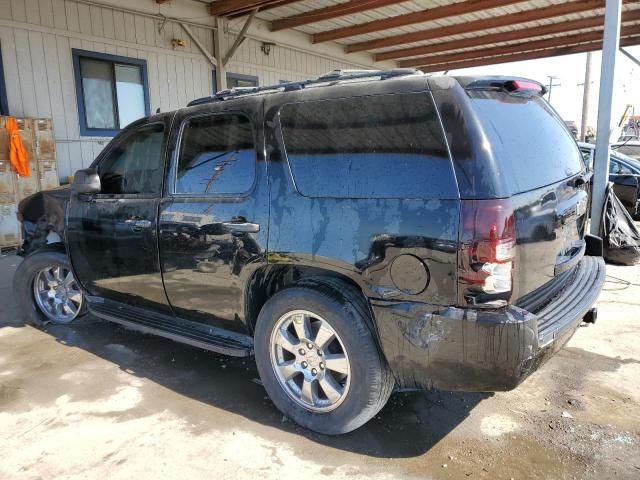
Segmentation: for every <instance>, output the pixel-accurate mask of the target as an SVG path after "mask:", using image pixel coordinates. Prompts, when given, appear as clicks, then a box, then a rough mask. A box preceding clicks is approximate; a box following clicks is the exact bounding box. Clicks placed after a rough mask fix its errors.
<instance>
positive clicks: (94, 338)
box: [0, 319, 488, 458]
mask: <svg viewBox="0 0 640 480" xmlns="http://www.w3.org/2000/svg"><path fill="white" fill-rule="evenodd" d="M3 323H4V322H3ZM5 325H6V324H5ZM2 326H3V325H2V323H0V327H2ZM13 326H14V327H17V326H19V325H18V324H15V323H14V324H13ZM44 331H45V332H46V333H48V334H49V335H52V336H53V337H55V339H56V340H57V341H58V342H59V343H61V344H63V345H66V346H69V347H76V348H81V349H83V350H86V351H88V352H90V353H92V354H94V355H96V356H99V357H101V358H103V359H105V360H107V361H109V362H111V363H114V364H117V365H118V366H119V367H120V369H122V370H123V371H125V372H127V373H128V374H131V375H135V376H138V377H142V378H147V379H149V380H151V381H153V382H155V383H157V384H160V385H162V386H164V387H166V388H169V389H171V390H173V391H175V392H177V393H179V394H181V395H184V396H186V397H189V398H191V399H194V400H197V401H198V402H203V403H206V404H209V405H211V406H213V407H216V408H221V409H224V410H226V411H229V412H232V413H234V414H238V415H242V416H244V417H246V418H248V419H250V420H252V421H255V422H258V423H261V424H263V425H267V426H271V427H275V428H278V429H281V430H284V431H287V432H290V433H294V434H297V435H301V436H304V437H306V438H308V439H310V440H313V441H316V442H318V443H321V444H323V445H326V446H331V447H334V448H339V449H341V450H345V451H349V452H354V453H359V454H362V455H368V456H373V457H381V458H390V457H392V458H404V457H414V456H418V455H422V454H424V453H425V452H426V451H428V450H429V449H431V447H433V446H434V445H436V444H437V443H438V442H439V441H440V439H442V438H443V437H444V436H446V435H447V434H448V433H449V432H450V431H451V430H452V429H454V428H455V427H456V426H457V425H458V424H460V423H461V422H462V421H463V420H464V419H465V418H466V417H467V416H468V415H469V413H470V411H471V410H472V409H473V408H474V407H475V406H476V405H477V404H478V403H479V402H480V401H481V400H483V399H484V398H486V397H487V396H488V394H478V393H457V392H456V393H453V392H399V393H395V394H393V395H392V396H391V398H390V400H389V402H388V404H387V406H386V407H385V408H384V409H383V410H382V411H381V412H380V413H379V414H378V415H377V416H376V417H375V418H374V419H372V420H371V421H370V422H369V423H367V424H366V425H365V426H363V427H362V428H360V429H358V430H356V431H355V432H352V433H349V434H347V435H342V436H338V437H332V436H326V435H319V434H315V433H313V432H309V431H307V430H305V429H303V428H300V427H298V426H297V425H295V424H293V423H292V422H291V421H288V420H285V419H284V417H283V416H282V414H281V413H280V412H279V411H278V410H277V409H276V408H275V406H274V405H273V404H272V403H271V401H270V400H268V399H266V392H265V391H264V389H263V387H262V386H261V385H260V382H259V380H258V378H259V377H258V372H257V369H256V367H255V364H254V362H253V359H252V358H246V359H241V358H232V357H225V356H222V355H217V354H215V353H212V352H207V351H204V350H200V349H197V348H193V347H190V346H187V345H181V344H178V343H175V342H172V341H170V340H166V339H164V338H161V337H155V336H152V335H145V334H141V333H138V332H134V331H130V330H127V329H124V328H122V327H120V326H119V325H116V324H112V323H109V322H103V321H101V320H97V319H96V320H94V319H88V320H82V321H80V322H79V323H77V324H72V325H48V326H46V327H45V328H44Z"/></svg>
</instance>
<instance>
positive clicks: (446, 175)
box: [280, 92, 458, 198]
mask: <svg viewBox="0 0 640 480" xmlns="http://www.w3.org/2000/svg"><path fill="white" fill-rule="evenodd" d="M280 124H281V126H282V135H283V139H284V144H285V149H286V152H287V158H288V160H289V164H290V166H291V170H292V172H293V177H294V180H295V182H296V186H297V188H298V190H299V191H300V193H302V194H303V195H307V196H310V197H338V198H339V197H342V198H455V197H457V195H458V191H457V186H456V182H455V177H454V174H453V167H452V165H451V161H450V159H449V155H448V152H447V149H446V146H445V141H444V136H443V132H442V128H441V126H440V123H439V121H438V117H437V115H436V111H435V107H434V105H433V102H432V101H431V97H430V96H429V94H428V93H426V92H420V93H411V94H399V95H377V96H366V97H355V98H343V99H337V100H323V101H311V102H304V103H293V104H288V105H284V106H283V107H282V109H281V111H280Z"/></svg>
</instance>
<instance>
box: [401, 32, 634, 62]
mask: <svg viewBox="0 0 640 480" xmlns="http://www.w3.org/2000/svg"><path fill="white" fill-rule="evenodd" d="M620 35H621V36H630V35H640V25H631V26H626V27H624V28H622V29H621V31H620ZM596 41H602V31H601V30H600V31H593V32H587V33H579V34H575V35H563V36H561V37H553V38H547V39H544V40H537V41H532V42H531V41H528V42H522V43H516V44H513V45H506V46H500V47H492V48H486V49H483V50H471V51H467V52H460V53H445V54H443V55H432V56H429V57H418V58H410V59H408V60H403V61H401V62H399V64H398V65H399V66H400V67H401V68H407V67H421V66H425V65H434V64H438V63H451V62H461V61H464V60H472V59H474V58H481V57H490V56H497V55H508V54H513V53H522V52H525V51H531V50H542V49H546V48H555V47H562V46H565V45H566V46H568V45H577V44H580V43H590V42H596Z"/></svg>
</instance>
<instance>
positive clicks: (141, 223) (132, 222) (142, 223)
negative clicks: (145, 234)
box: [124, 218, 151, 231]
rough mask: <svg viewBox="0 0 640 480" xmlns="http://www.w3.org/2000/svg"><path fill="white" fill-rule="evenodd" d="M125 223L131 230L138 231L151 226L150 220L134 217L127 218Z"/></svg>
mask: <svg viewBox="0 0 640 480" xmlns="http://www.w3.org/2000/svg"><path fill="white" fill-rule="evenodd" d="M124 223H125V224H127V225H129V227H131V230H133V231H140V230H142V229H143V228H151V220H138V219H135V218H128V219H126V220H125V221H124Z"/></svg>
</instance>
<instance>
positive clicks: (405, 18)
mask: <svg viewBox="0 0 640 480" xmlns="http://www.w3.org/2000/svg"><path fill="white" fill-rule="evenodd" d="M524 1H527V0H467V1H466V2H458V3H452V4H449V5H442V6H440V7H432V8H427V9H426V10H421V11H419V12H412V13H405V14H404V15H397V16H395V17H389V18H383V19H380V20H373V21H371V22H367V23H361V24H359V25H350V26H348V27H342V28H336V29H335V30H327V31H326V32H320V33H316V34H314V35H313V37H312V42H313V43H322V42H328V41H330V40H338V39H340V38H347V37H354V36H356V35H362V34H365V33H372V32H379V31H381V30H388V29H390V28H397V27H403V26H405V25H413V24H414V23H422V22H430V21H432V20H439V19H442V18H447V17H453V16H456V15H463V14H465V13H473V12H478V11H481V10H489V9H491V8H496V7H504V6H507V5H513V4H514V3H523V2H524Z"/></svg>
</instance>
